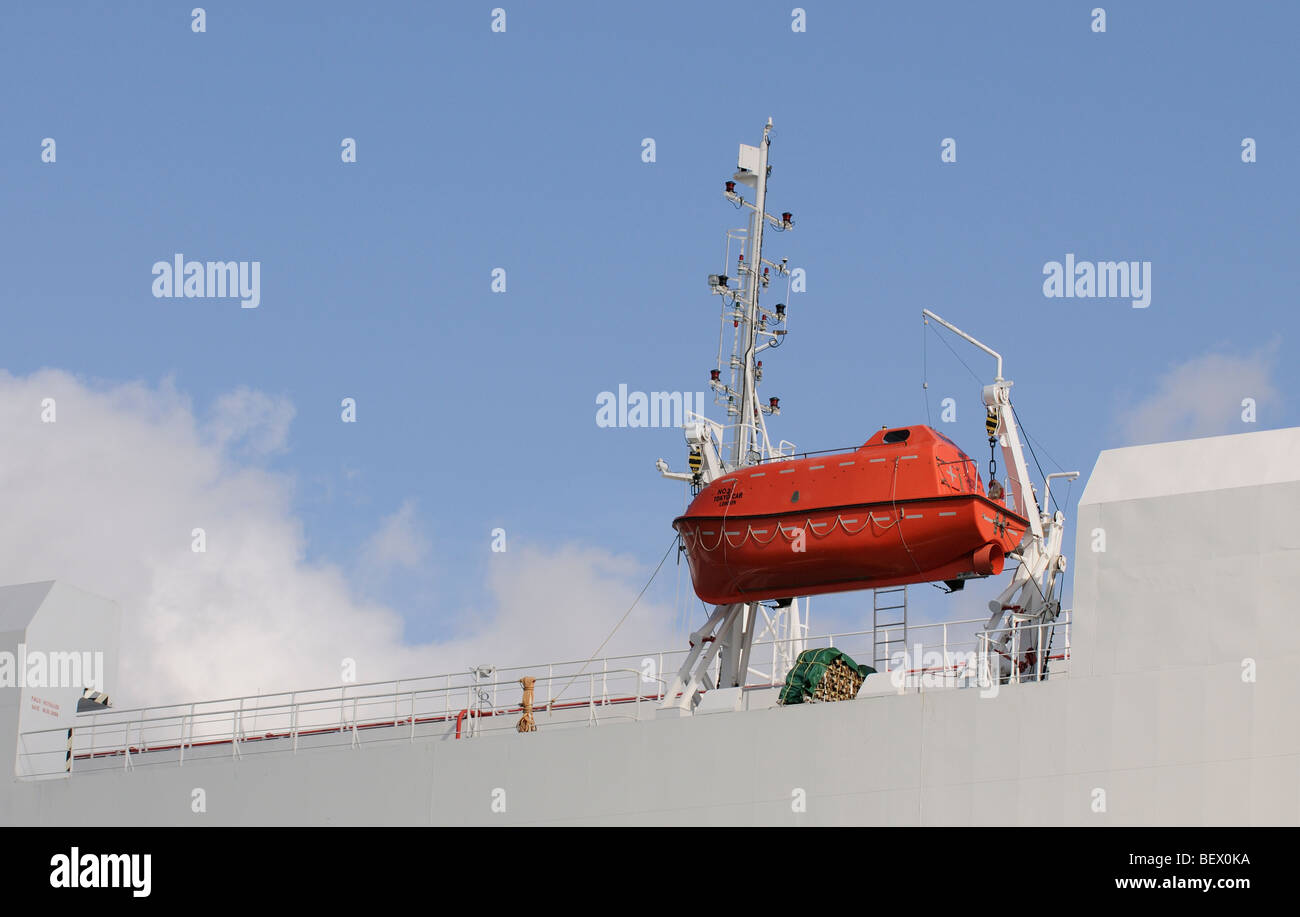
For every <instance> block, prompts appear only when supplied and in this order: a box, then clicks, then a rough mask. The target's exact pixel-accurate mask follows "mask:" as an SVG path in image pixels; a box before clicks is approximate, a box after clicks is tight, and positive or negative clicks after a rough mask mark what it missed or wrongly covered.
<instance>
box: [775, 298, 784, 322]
mask: <svg viewBox="0 0 1300 917" xmlns="http://www.w3.org/2000/svg"><path fill="white" fill-rule="evenodd" d="M776 317H777V318H785V303H783V302H779V303H777V304H776Z"/></svg>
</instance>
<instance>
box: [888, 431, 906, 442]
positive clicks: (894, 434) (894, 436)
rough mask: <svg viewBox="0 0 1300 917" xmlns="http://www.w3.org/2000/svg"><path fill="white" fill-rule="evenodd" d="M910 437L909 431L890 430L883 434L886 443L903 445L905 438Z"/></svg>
mask: <svg viewBox="0 0 1300 917" xmlns="http://www.w3.org/2000/svg"><path fill="white" fill-rule="evenodd" d="M911 435H912V431H911V430H890V431H889V432H888V433H886V434H885V442H887V443H905V442H907V438H908V437H909V436H911Z"/></svg>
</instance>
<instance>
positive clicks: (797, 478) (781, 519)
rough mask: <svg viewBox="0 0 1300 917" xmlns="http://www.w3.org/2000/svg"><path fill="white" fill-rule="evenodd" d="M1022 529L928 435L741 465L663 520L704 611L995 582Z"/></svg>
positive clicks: (970, 471)
mask: <svg viewBox="0 0 1300 917" xmlns="http://www.w3.org/2000/svg"><path fill="white" fill-rule="evenodd" d="M1028 527H1029V523H1028V521H1027V520H1026V519H1025V518H1024V517H1023V516H1020V515H1018V514H1017V513H1014V512H1012V511H1010V510H1008V509H1007V508H1006V506H1005V505H1003V504H1002V503H1000V502H996V501H994V500H991V499H989V497H988V496H987V495H986V494H985V492H984V484H983V481H982V480H981V479H980V476H979V469H978V468H977V467H976V465H975V462H974V460H973V459H971V458H970V456H968V455H966V453H964V452H962V451H961V449H959V448H958V447H957V445H956V444H955V443H954V442H953V441H952V440H950V439H948V437H946V436H944V435H943V434H942V433H940V432H938V431H937V430H934V429H932V428H930V427H927V426H915V427H907V428H897V429H884V430H881V431H880V432H878V433H876V434H875V435H874V436H872V437H871V439H869V440H867V442H866V443H865V444H863V445H862V446H861V447H860V448H858V449H856V450H854V451H852V452H841V453H836V454H831V455H810V456H807V457H805V458H799V459H783V460H777V461H770V462H764V463H762V464H758V465H750V466H747V467H745V468H742V469H740V470H739V471H736V472H733V473H731V474H727V475H724V476H722V477H720V478H718V479H716V480H714V481H713V482H711V483H710V484H709V485H708V486H707V487H705V488H704V489H703V490H701V491H700V493H699V494H698V495H697V496H696V497H695V499H694V500H693V501H692V502H691V505H690V506H689V507H688V508H687V510H686V513H685V515H683V516H679V517H678V518H677V519H675V520H673V528H675V529H676V530H677V532H678V533H679V534H680V535H681V537H682V542H683V544H684V545H685V549H686V556H687V559H688V562H689V565H690V570H691V581H692V583H693V584H694V586H695V594H696V595H698V596H699V597H700V598H701V599H703V600H704V601H705V602H708V603H710V604H713V605H725V604H729V603H732V602H755V601H761V600H764V599H775V598H788V597H789V596H792V595H820V594H824V593H828V592H848V591H852V590H857V589H876V588H880V587H883V586H901V585H904V584H907V583H925V582H937V581H949V582H950V581H953V580H964V579H969V578H972V577H982V576H995V575H997V574H999V573H1001V572H1002V566H1003V560H1004V558H1005V556H1006V555H1007V554H1008V553H1010V552H1012V551H1015V550H1016V549H1017V548H1018V547H1019V545H1020V541H1021V539H1022V538H1023V537H1024V535H1025V531H1026V530H1027V529H1028Z"/></svg>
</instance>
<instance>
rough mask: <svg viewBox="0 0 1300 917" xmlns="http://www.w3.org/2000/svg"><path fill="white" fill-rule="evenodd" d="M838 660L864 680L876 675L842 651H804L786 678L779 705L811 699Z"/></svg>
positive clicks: (867, 666)
mask: <svg viewBox="0 0 1300 917" xmlns="http://www.w3.org/2000/svg"><path fill="white" fill-rule="evenodd" d="M837 659H841V660H843V661H844V664H845V665H847V666H848V667H849V668H850V669H852V670H853V671H854V672H856V673H857V674H858V675H860V676H861V677H862V678H863V679H864V680H865V679H866V677H867V676H868V675H874V674H875V672H876V670H875V669H873V668H872V667H871V666H869V665H858V664H857V663H856V662H854V661H853V660H852V659H851V658H849V656H848V655H847V654H846V653H844V652H843V651H842V650H837V649H834V648H832V647H826V648H823V649H819V650H804V651H803V652H802V653H800V654H799V658H798V659H796V660H795V663H794V668H793V669H791V670H790V674H789V675H786V676H785V687H783V688H782V689H781V696H780V697H779V698H778V699H777V703H778V704H802V703H803V702H804V701H805V700H808V699H809V698H811V697H812V696H813V693H814V692H815V691H816V690H817V685H818V684H820V683H821V680H822V676H823V675H825V674H826V670H827V668H829V667H830V666H832V665H834V664H835V660H837Z"/></svg>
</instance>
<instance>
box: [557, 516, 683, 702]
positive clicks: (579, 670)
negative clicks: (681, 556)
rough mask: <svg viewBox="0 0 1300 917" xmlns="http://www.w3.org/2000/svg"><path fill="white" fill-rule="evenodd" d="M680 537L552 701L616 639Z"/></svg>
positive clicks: (670, 546)
mask: <svg viewBox="0 0 1300 917" xmlns="http://www.w3.org/2000/svg"><path fill="white" fill-rule="evenodd" d="M679 537H680V536H677V535H674V536H673V540H672V541H671V542H669V543H668V550H667V551H664V556H663V557H661V558H659V565H658V566H656V567H655V571H654V573H651V574H650V578H649V579H648V580H646V583H645V585H644V586H642V587H641V591H640V592H638V593H637V594H636V598H635V599H633V600H632V604H631V605H629V606H628V609H627V611H625V612H623V617H621V618H619V619H618V623H617V624H615V625H614V629H613V630H611V631H610V632H609V636H608V637H606V638H605V639H604V640H602V641H601V642H600V646H598V647H596V652H594V653H592V654H591V656H590V657H589V658H588V659H587V661H586V662H584V663H583V664H582V668H580V669H578V671H577V672H575V673H574V675H573V677H572V678H570V679H569V683H568V684H566V685H565V686H564V687H563V688H561V689H560V692H559V693H558V694H556V695H555V696H554V697H552V698H551V701H550V703H555V702H556V701H557V700H559V699H560V697H561V696H563V694H564V692H565V691H567V690H569V688H570V686H571V685H572V684H573V683H574V682H575V681H577V680H578V676H580V675H581V674H582V673H583V670H584V669H586V668H587V666H589V665H591V664H592V662H594V661H595V659H596V657H597V656H599V655H600V651H601V650H603V649H604V648H605V646H606V645H607V644H608V643H609V641H610V640H613V639H614V635H615V634H616V633H618V629H619V628H620V627H622V626H623V622H624V621H626V620H627V616H628V615H630V614H631V613H632V609H634V608H636V604H637V602H639V601H641V596H643V595H645V591H646V590H647V589H649V588H650V584H651V583H653V582H654V581H655V577H656V576H658V575H659V571H660V570H661V569H663V565H664V561H666V560H667V559H668V555H669V554H671V553H672V551H673V548H675V547H676V546H677V539H678V538H679Z"/></svg>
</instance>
